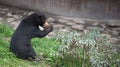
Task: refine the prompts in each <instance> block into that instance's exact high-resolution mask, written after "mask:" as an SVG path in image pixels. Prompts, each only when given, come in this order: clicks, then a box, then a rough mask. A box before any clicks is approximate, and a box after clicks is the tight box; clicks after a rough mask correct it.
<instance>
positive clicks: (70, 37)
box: [0, 24, 120, 67]
mask: <svg viewBox="0 0 120 67" xmlns="http://www.w3.org/2000/svg"><path fill="white" fill-rule="evenodd" d="M12 34H13V29H12V28H10V27H9V26H7V25H6V24H0V67H120V53H118V52H117V51H116V49H114V48H113V46H112V44H111V43H110V40H109V38H108V37H106V36H104V35H102V34H101V33H100V32H99V30H97V29H95V30H91V31H88V32H86V33H83V34H82V35H79V33H77V32H71V33H60V34H58V35H57V36H56V37H53V38H33V39H32V40H31V43H32V47H33V48H34V49H35V51H36V53H37V58H40V59H41V60H40V61H33V62H31V61H28V60H21V59H19V58H16V56H15V55H14V54H13V53H11V52H10V51H9V44H10V42H9V40H6V39H5V38H6V37H7V38H10V37H11V35H12Z"/></svg>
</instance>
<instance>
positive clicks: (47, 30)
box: [35, 25, 53, 38]
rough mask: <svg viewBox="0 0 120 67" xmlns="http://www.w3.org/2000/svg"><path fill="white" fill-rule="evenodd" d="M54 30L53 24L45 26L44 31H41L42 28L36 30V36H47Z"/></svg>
mask: <svg viewBox="0 0 120 67" xmlns="http://www.w3.org/2000/svg"><path fill="white" fill-rule="evenodd" d="M52 30H53V26H52V25H50V26H49V27H47V28H44V30H43V31H41V30H39V29H38V30H37V31H35V37H39V38H42V37H44V36H46V35H47V34H48V33H49V32H51V31H52Z"/></svg>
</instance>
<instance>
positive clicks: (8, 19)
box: [7, 18, 15, 22]
mask: <svg viewBox="0 0 120 67" xmlns="http://www.w3.org/2000/svg"><path fill="white" fill-rule="evenodd" d="M14 20H15V19H14V18H7V22H12V21H14Z"/></svg>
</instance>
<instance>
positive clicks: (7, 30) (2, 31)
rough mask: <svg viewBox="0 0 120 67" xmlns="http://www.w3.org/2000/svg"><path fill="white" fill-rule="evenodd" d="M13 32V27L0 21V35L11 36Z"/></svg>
mask: <svg viewBox="0 0 120 67" xmlns="http://www.w3.org/2000/svg"><path fill="white" fill-rule="evenodd" d="M12 33H13V29H12V28H11V27H9V26H8V25H7V24H5V23H0V35H1V36H6V37H8V36H11V35H12Z"/></svg>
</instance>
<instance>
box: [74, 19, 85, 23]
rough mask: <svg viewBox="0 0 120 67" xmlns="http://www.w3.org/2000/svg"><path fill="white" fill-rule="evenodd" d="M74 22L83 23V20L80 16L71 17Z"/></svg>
mask: <svg viewBox="0 0 120 67" xmlns="http://www.w3.org/2000/svg"><path fill="white" fill-rule="evenodd" d="M72 20H73V21H74V22H75V23H80V24H85V21H83V20H82V19H80V18H74V19H72Z"/></svg>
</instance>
